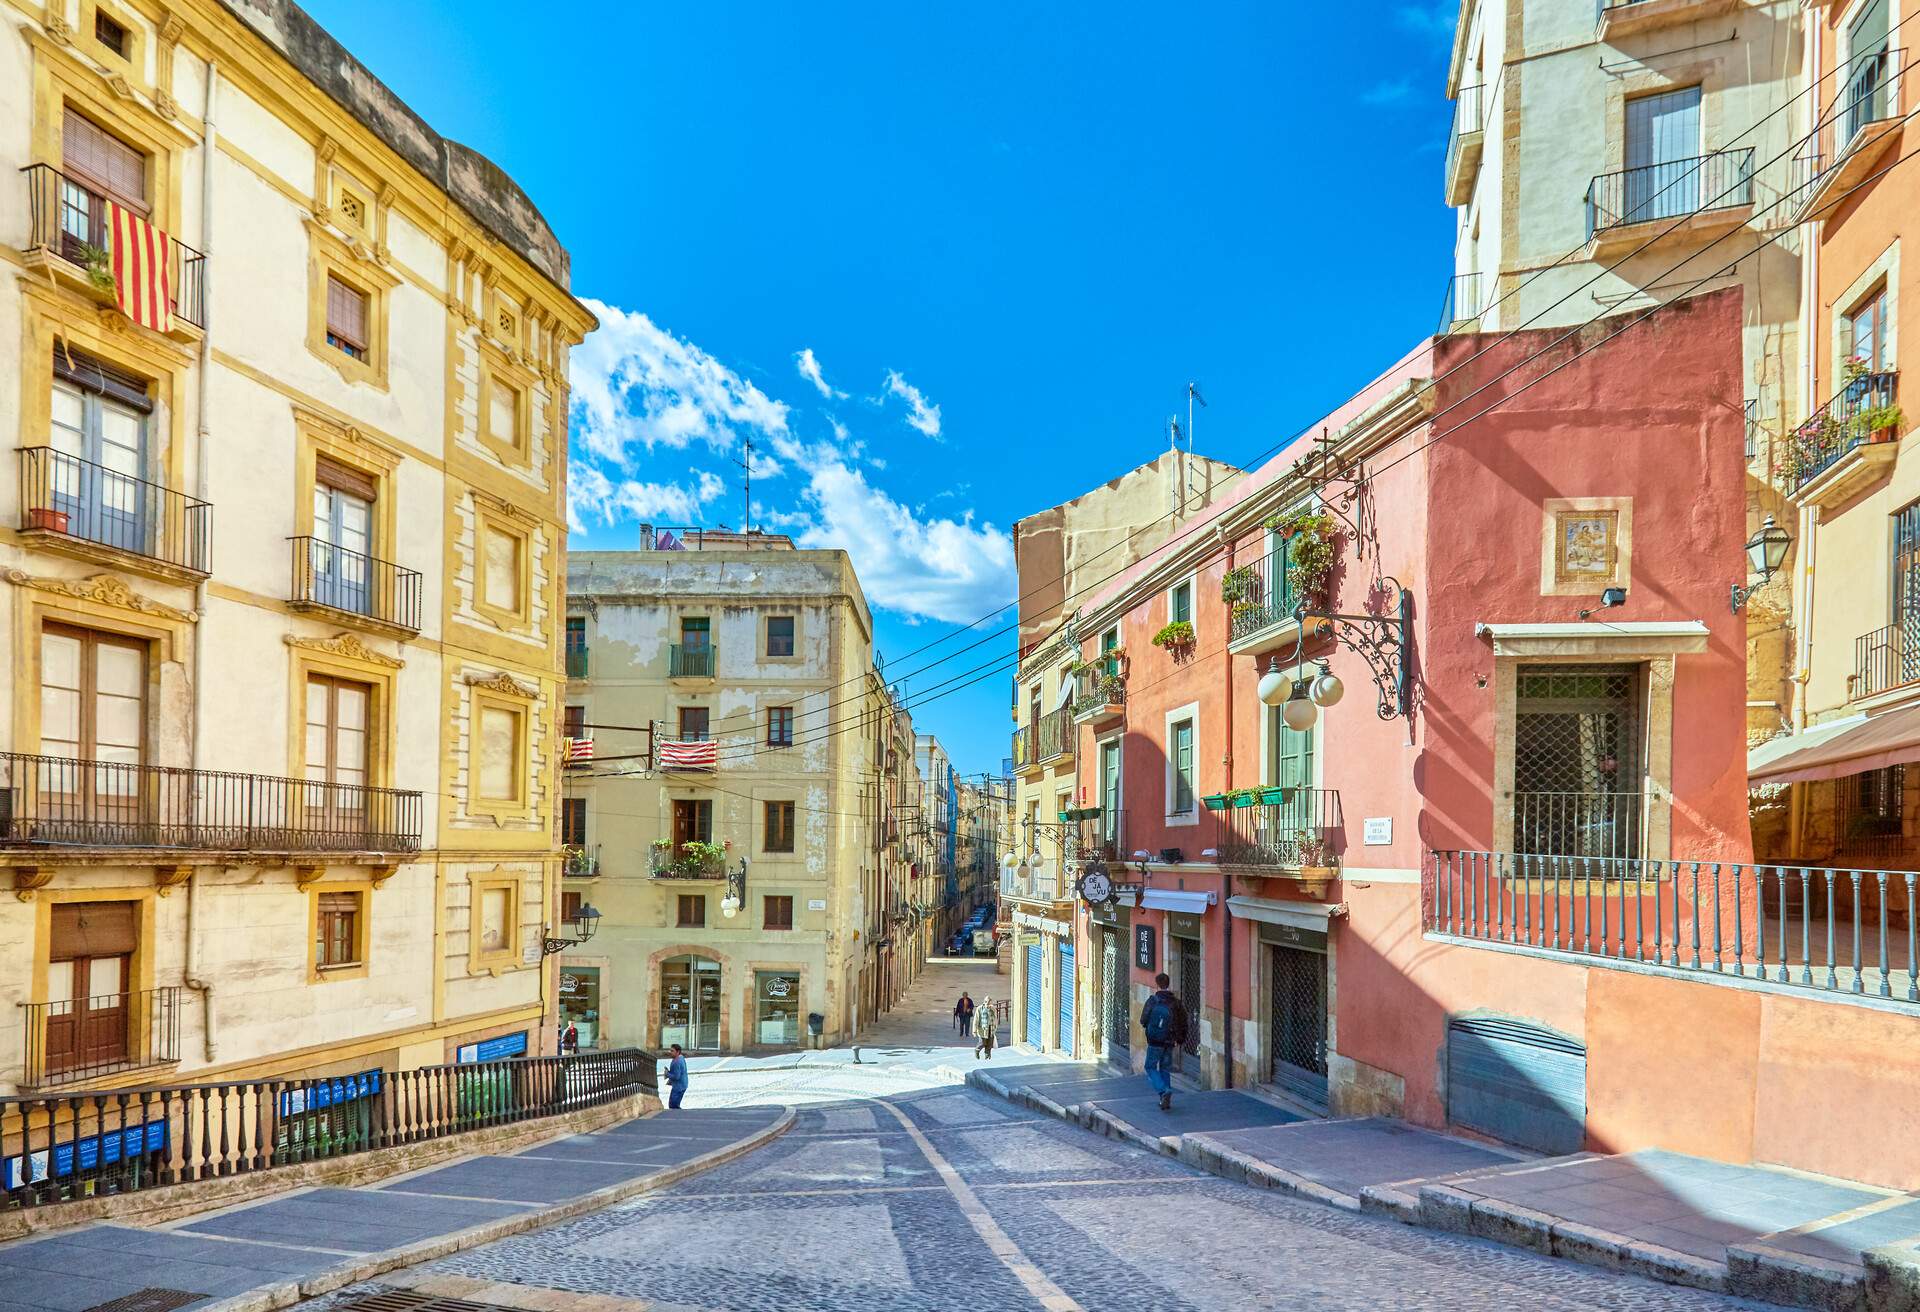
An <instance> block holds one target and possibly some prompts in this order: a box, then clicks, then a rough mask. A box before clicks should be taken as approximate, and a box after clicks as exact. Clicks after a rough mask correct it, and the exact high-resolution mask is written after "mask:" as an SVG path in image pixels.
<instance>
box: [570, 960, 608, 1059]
mask: <svg viewBox="0 0 1920 1312" xmlns="http://www.w3.org/2000/svg"><path fill="white" fill-rule="evenodd" d="M569 1025H572V1026H573V1027H574V1028H575V1029H576V1030H577V1031H579V1034H580V1048H581V1050H582V1051H585V1050H586V1049H588V1048H591V1047H594V1046H595V1044H596V1043H597V1042H598V1040H599V1037H600V1035H601V1034H602V1032H603V1031H602V1029H601V1025H600V967H598V966H569V965H564V964H563V965H562V966H561V967H560V1028H561V1029H562V1030H563V1031H564V1030H565V1029H566V1028H567V1026H569Z"/></svg>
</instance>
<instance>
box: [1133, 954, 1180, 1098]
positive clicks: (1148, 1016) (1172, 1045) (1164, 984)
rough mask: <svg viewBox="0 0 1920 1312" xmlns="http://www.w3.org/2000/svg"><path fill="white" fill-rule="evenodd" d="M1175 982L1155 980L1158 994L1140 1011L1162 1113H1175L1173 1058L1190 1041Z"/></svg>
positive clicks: (1149, 1068)
mask: <svg viewBox="0 0 1920 1312" xmlns="http://www.w3.org/2000/svg"><path fill="white" fill-rule="evenodd" d="M1172 985H1173V981H1172V980H1171V979H1169V978H1168V977H1167V976H1166V975H1164V974H1160V975H1155V976H1154V977H1153V987H1154V994H1153V996H1152V997H1150V998H1148V999H1147V1005H1146V1006H1144V1007H1142V1008H1141V1009H1140V1028H1141V1030H1143V1031H1144V1032H1145V1033H1146V1036H1147V1083H1148V1084H1149V1085H1150V1086H1152V1088H1153V1091H1154V1092H1155V1093H1157V1094H1159V1095H1160V1110H1161V1111H1163V1112H1165V1111H1172V1110H1173V1054H1174V1050H1175V1049H1177V1048H1179V1047H1180V1046H1181V1045H1182V1044H1184V1043H1186V1041H1187V1009H1186V1008H1185V1007H1183V1006H1181V1005H1180V999H1179V998H1177V997H1175V996H1174V995H1173V988H1172Z"/></svg>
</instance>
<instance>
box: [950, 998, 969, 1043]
mask: <svg viewBox="0 0 1920 1312" xmlns="http://www.w3.org/2000/svg"><path fill="white" fill-rule="evenodd" d="M953 1027H954V1028H955V1029H956V1030H959V1031H960V1033H962V1034H971V1033H973V999H972V998H971V997H969V996H968V995H967V994H966V993H964V992H963V993H961V995H960V1001H958V1002H956V1003H954V1004H953Z"/></svg>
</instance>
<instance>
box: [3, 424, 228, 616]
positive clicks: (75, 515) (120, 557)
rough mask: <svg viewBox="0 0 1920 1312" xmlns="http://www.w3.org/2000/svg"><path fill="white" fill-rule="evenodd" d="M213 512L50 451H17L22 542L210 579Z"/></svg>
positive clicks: (170, 575) (187, 578) (173, 575)
mask: <svg viewBox="0 0 1920 1312" xmlns="http://www.w3.org/2000/svg"><path fill="white" fill-rule="evenodd" d="M212 519H213V507H212V506H209V505H208V504H207V503H206V502H204V501H195V500H193V499H192V498H191V497H188V496H185V495H183V494H181V493H179V492H172V491H169V490H168V489H166V488H164V487H161V486H159V485H158V484H156V483H149V482H147V481H146V480H144V479H139V478H135V477H133V476H132V475H130V474H125V473H121V472H119V471H117V470H113V469H109V468H107V467H106V466H105V465H96V464H94V463H93V462H92V461H90V460H82V459H80V458H79V457H78V456H70V455H68V454H66V453H65V452H62V451H56V450H54V449H53V448H52V447H50V446H34V447H25V448H23V449H22V450H21V452H20V536H21V537H23V538H27V539H29V540H31V541H33V542H35V543H36V544H37V545H40V546H43V547H46V548H48V549H49V550H55V551H61V552H64V553H66V554H68V555H74V556H80V557H83V558H85V559H87V560H96V561H99V562H101V563H102V564H107V565H117V566H120V567H122V568H125V569H131V570H137V571H140V572H143V573H147V574H153V575H158V576H159V577H161V578H167V579H172V580H174V581H176V582H182V583H190V582H193V581H195V580H198V579H202V578H205V577H206V576H207V535H208V533H209V532H210V530H211V528H212Z"/></svg>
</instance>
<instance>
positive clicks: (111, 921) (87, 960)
mask: <svg viewBox="0 0 1920 1312" xmlns="http://www.w3.org/2000/svg"><path fill="white" fill-rule="evenodd" d="M50 910H51V913H52V915H51V923H50V924H49V926H48V930H49V937H48V964H47V1001H48V1002H49V1003H50V1004H52V1005H51V1006H49V1007H48V1009H47V1012H48V1014H47V1018H46V1029H45V1034H46V1040H45V1041H46V1064H47V1069H48V1070H49V1071H70V1070H75V1069H77V1068H80V1067H99V1066H106V1065H111V1064H113V1063H115V1062H120V1061H124V1060H126V1057H127V1048H128V1045H127V1039H128V1032H129V1029H130V1028H131V1027H130V1026H129V1025H128V1023H127V1022H128V1019H129V1018H128V1014H127V1013H128V1007H127V1004H128V1002H129V1001H130V999H129V998H128V996H127V982H128V980H129V979H130V978H131V974H132V972H131V971H130V969H129V967H130V966H131V965H132V960H133V954H134V952H135V951H136V950H137V949H138V948H139V922H138V921H137V920H136V918H135V916H136V912H137V910H138V903H134V902H61V903H58V904H56V905H55V906H53V907H52V908H50Z"/></svg>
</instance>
